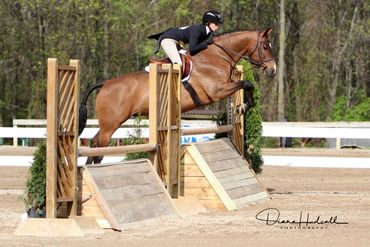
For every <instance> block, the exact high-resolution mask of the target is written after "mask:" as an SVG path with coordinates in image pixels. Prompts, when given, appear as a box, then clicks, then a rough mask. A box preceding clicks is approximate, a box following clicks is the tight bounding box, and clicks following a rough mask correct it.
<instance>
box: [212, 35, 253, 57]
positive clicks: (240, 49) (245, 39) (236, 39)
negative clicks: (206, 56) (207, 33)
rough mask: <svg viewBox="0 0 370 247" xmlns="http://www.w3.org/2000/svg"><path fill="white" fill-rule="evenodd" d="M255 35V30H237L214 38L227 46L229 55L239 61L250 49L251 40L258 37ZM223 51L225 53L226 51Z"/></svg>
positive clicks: (223, 45) (218, 42) (216, 41)
mask: <svg viewBox="0 0 370 247" xmlns="http://www.w3.org/2000/svg"><path fill="white" fill-rule="evenodd" d="M255 36H256V33H255V32H253V31H236V32H233V33H228V34H221V35H220V36H218V37H217V38H215V39H214V42H215V43H217V44H219V45H221V46H222V47H225V48H226V49H227V50H228V52H227V53H228V54H227V55H228V56H229V57H230V58H232V59H233V60H234V61H235V62H236V63H237V62H238V61H239V60H240V59H241V56H242V55H245V54H246V53H247V52H248V50H250V46H251V41H252V40H253V39H255V38H256V37H255ZM227 50H226V51H227ZM234 52H235V53H234ZM221 53H225V51H222V52H221ZM220 55H221V54H220Z"/></svg>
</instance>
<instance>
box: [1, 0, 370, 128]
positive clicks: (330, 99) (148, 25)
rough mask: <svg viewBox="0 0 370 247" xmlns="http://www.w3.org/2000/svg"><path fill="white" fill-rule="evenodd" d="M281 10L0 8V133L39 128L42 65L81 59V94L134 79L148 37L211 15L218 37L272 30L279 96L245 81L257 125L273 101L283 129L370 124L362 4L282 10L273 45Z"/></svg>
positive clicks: (165, 0)
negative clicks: (20, 125) (15, 124)
mask: <svg viewBox="0 0 370 247" xmlns="http://www.w3.org/2000/svg"><path fill="white" fill-rule="evenodd" d="M282 2H283V3H284V1H282ZM282 2H280V1H278V0H252V1H251V0H226V1H225V0H219V1H209V0H206V1H205V0H181V1H180V0H137V1H128V0H89V1H88V0H73V1H72V0H63V1H60V0H33V1H29V0H16V1H14V0H0V3H1V4H0V15H1V18H0V51H1V53H0V126H10V125H11V121H12V119H14V118H45V113H46V67H47V66H46V61H47V58H48V57H57V58H59V59H60V60H61V62H62V63H67V62H68V60H69V59H75V58H76V59H80V61H81V68H82V71H81V92H84V91H85V89H86V88H87V87H88V86H89V85H91V84H92V83H96V82H99V81H103V80H106V79H109V78H113V77H115V76H118V75H121V74H123V73H126V72H130V71H137V70H142V69H143V68H144V67H145V66H146V65H147V63H148V59H149V57H151V56H153V48H154V45H155V42H154V41H153V40H149V39H147V38H146V37H147V36H148V35H150V34H153V33H156V32H159V31H162V30H165V29H167V28H169V27H176V26H187V25H191V24H196V23H200V22H201V17H202V14H203V12H204V11H206V10H210V9H215V10H218V11H220V12H221V13H222V15H223V18H224V19H225V23H224V24H223V25H222V27H221V30H220V32H226V31H231V30H244V29H251V30H255V29H261V30H262V29H265V28H267V27H272V28H273V29H274V32H273V35H272V38H271V43H272V47H273V51H274V54H275V58H276V60H278V53H279V49H280V48H281V47H284V50H285V53H284V61H277V62H278V64H279V63H280V62H285V70H284V72H283V77H282V78H283V83H284V91H283V95H280V96H279V95H278V83H277V79H276V78H275V79H268V78H265V77H264V76H263V75H262V73H261V72H260V71H257V70H256V71H255V72H254V76H255V78H256V79H257V81H258V84H259V87H260V90H261V97H260V104H261V113H262V117H263V120H264V121H275V120H278V115H277V105H278V97H283V101H281V102H283V104H284V111H285V112H284V116H285V118H287V119H288V121H329V120H351V121H364V120H368V121H369V120H370V97H369V96H370V82H369V69H370V66H369V58H368V57H369V56H368V48H369V38H370V35H369V26H368V25H369V19H368V14H369V3H368V1H363V0H327V1H321V0H285V3H284V6H283V7H284V8H283V9H284V14H285V24H284V25H285V26H284V29H285V42H284V43H283V44H280V43H279V32H280V22H279V20H280V10H281V7H282V6H281V3H282ZM162 55H163V53H162ZM112 104H114V102H112ZM89 105H90V108H93V107H94V97H90V101H89ZM90 112H93V111H90ZM92 117H93V116H92Z"/></svg>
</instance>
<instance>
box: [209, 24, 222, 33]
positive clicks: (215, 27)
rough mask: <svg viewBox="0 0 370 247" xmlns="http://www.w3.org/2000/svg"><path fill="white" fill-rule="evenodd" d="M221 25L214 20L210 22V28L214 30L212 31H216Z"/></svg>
mask: <svg viewBox="0 0 370 247" xmlns="http://www.w3.org/2000/svg"><path fill="white" fill-rule="evenodd" d="M219 27H220V25H219V24H216V23H213V22H211V23H209V28H210V29H211V30H212V32H216V31H217V29H218V28H219Z"/></svg>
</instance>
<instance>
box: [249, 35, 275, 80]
mask: <svg viewBox="0 0 370 247" xmlns="http://www.w3.org/2000/svg"><path fill="white" fill-rule="evenodd" d="M271 32H272V29H271V28H268V29H267V30H265V31H262V32H258V34H257V38H256V40H255V46H252V48H251V49H249V50H248V51H247V53H248V56H249V62H251V63H252V64H254V65H257V66H258V67H260V68H262V69H263V71H264V72H265V74H266V75H267V76H270V77H273V76H275V75H276V62H275V58H274V55H273V54H272V50H271V43H270V35H271Z"/></svg>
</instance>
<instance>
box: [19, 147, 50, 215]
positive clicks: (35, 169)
mask: <svg viewBox="0 0 370 247" xmlns="http://www.w3.org/2000/svg"><path fill="white" fill-rule="evenodd" d="M28 172H29V175H28V179H27V183H26V188H25V190H24V193H23V195H22V196H21V199H22V200H23V201H24V203H25V206H26V212H27V215H28V217H29V218H45V216H46V213H45V211H46V207H45V206H46V144H45V143H44V142H42V143H40V144H39V145H38V148H37V150H36V152H35V154H34V158H33V162H32V166H31V167H30V168H29V170H28Z"/></svg>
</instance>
